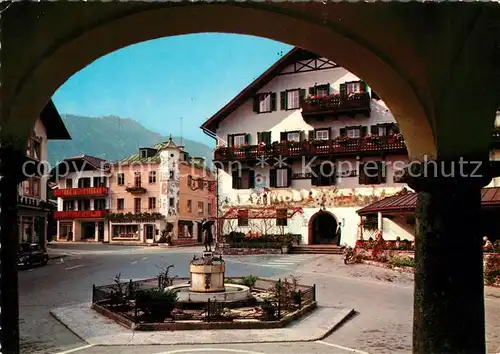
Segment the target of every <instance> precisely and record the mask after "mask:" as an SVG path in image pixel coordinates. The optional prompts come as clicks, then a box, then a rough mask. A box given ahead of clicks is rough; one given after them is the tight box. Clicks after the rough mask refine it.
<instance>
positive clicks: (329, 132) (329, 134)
mask: <svg viewBox="0 0 500 354" xmlns="http://www.w3.org/2000/svg"><path fill="white" fill-rule="evenodd" d="M328 139H329V140H332V139H333V137H332V127H328Z"/></svg>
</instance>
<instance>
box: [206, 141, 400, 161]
mask: <svg viewBox="0 0 500 354" xmlns="http://www.w3.org/2000/svg"><path fill="white" fill-rule="evenodd" d="M382 152H392V153H406V145H405V142H404V140H403V138H402V137H401V136H397V135H394V136H392V135H391V136H377V137H373V138H340V139H339V138H337V139H334V140H312V141H301V142H295V143H291V142H287V143H275V144H272V145H264V146H259V145H249V146H244V147H240V148H230V147H221V148H218V149H216V150H215V153H214V160H215V161H232V160H256V159H261V158H277V157H280V156H281V157H287V158H291V157H302V156H322V155H323V156H325V155H336V156H342V155H344V156H349V155H356V154H360V153H365V154H379V153H382Z"/></svg>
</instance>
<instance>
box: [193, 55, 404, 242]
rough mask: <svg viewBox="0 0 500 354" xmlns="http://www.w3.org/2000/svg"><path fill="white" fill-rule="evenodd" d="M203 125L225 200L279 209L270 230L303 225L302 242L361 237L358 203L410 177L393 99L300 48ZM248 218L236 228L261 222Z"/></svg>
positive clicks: (229, 207)
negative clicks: (212, 143)
mask: <svg viewBox="0 0 500 354" xmlns="http://www.w3.org/2000/svg"><path fill="white" fill-rule="evenodd" d="M201 128H202V129H203V131H204V132H205V133H207V134H208V135H209V136H211V137H213V138H214V139H215V140H216V149H215V151H214V161H215V163H216V164H217V166H218V167H220V169H219V172H218V173H219V184H220V186H219V200H220V207H221V208H222V209H223V210H226V212H227V213H230V212H233V211H234V209H235V208H236V209H240V213H239V214H238V215H247V214H252V213H255V212H256V210H258V209H259V208H261V209H262V208H265V209H266V210H267V211H268V210H270V209H273V210H274V213H275V214H276V215H274V218H275V220H274V226H275V228H276V230H273V231H269V232H270V233H274V234H276V233H278V232H279V231H278V229H280V230H281V232H283V230H284V232H290V233H292V234H300V235H302V239H301V241H300V242H301V243H302V244H329V245H339V244H341V243H348V244H354V243H355V240H356V234H357V229H358V224H359V216H358V215H357V213H356V210H357V209H359V208H361V207H363V206H366V205H367V204H369V203H371V202H373V201H376V200H378V199H380V198H383V197H384V196H386V195H393V194H395V193H397V192H399V191H400V190H401V189H402V188H403V187H405V186H406V185H405V184H404V183H401V182H400V181H399V179H398V176H399V173H400V171H401V170H402V169H403V168H404V167H405V165H406V164H407V162H408V156H407V150H406V145H405V142H404V139H403V137H402V135H401V134H400V133H399V129H398V126H397V124H396V122H395V119H394V117H393V116H392V114H391V112H390V110H389V108H388V107H387V106H386V104H385V103H384V102H383V101H382V100H381V99H380V98H379V97H378V96H377V94H376V93H375V92H374V91H373V90H372V89H371V88H370V87H369V86H368V85H367V83H366V82H364V81H363V80H361V79H360V78H358V77H356V76H355V75H354V74H353V73H351V72H349V71H347V70H346V69H344V68H343V67H341V66H339V65H338V64H336V63H334V62H332V61H330V60H328V59H326V58H322V57H320V56H318V55H316V54H313V53H310V52H307V51H305V50H302V49H300V48H294V49H292V50H291V51H290V52H289V53H288V54H286V55H284V56H283V57H282V58H281V59H279V60H278V61H277V62H276V63H275V64H274V65H272V66H271V67H270V68H269V69H268V70H266V71H265V72H264V73H263V74H262V75H261V76H260V77H258V78H257V79H256V80H255V81H253V82H252V83H251V84H250V85H249V86H248V87H247V88H245V89H244V90H243V91H242V92H240V93H239V94H238V95H237V96H236V97H235V98H234V99H233V100H231V101H230V102H229V103H228V104H227V105H225V106H224V107H223V108H222V109H220V110H219V111H218V112H217V113H216V114H215V115H214V116H212V117H211V118H210V119H208V120H207V121H206V122H205V123H204V124H203V125H202V126H201ZM270 207H271V208H270ZM298 208H300V209H301V212H295V213H291V212H290V211H291V210H297V209H298ZM267 214H269V212H267ZM267 214H266V215H267ZM283 215H287V217H286V218H284V217H283ZM271 217H272V215H271V216H269V215H268V218H267V219H269V218H271ZM224 218H225V217H224V212H222V215H221V219H224ZM240 219H241V220H240ZM249 219H251V218H246V217H243V218H239V219H238V221H237V229H238V230H239V231H241V232H247V231H252V232H255V231H258V230H259V229H261V227H260V226H259V223H261V221H259V220H258V219H257V218H256V219H255V220H249ZM228 232H229V230H228V229H227V228H226V227H223V228H222V233H223V234H224V233H225V234H227V233H228Z"/></svg>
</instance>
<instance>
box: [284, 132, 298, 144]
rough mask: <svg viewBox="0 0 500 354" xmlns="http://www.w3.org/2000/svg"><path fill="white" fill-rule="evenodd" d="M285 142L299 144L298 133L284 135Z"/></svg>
mask: <svg viewBox="0 0 500 354" xmlns="http://www.w3.org/2000/svg"><path fill="white" fill-rule="evenodd" d="M286 140H288V141H295V142H299V141H300V133H299V132H290V133H286Z"/></svg>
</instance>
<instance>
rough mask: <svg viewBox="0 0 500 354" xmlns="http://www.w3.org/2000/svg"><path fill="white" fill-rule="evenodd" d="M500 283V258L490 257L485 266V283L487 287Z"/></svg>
mask: <svg viewBox="0 0 500 354" xmlns="http://www.w3.org/2000/svg"><path fill="white" fill-rule="evenodd" d="M498 281H500V257H498V256H493V255H492V256H489V257H488V258H486V260H485V265H484V282H485V284H486V285H493V284H495V283H496V282H498Z"/></svg>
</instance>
